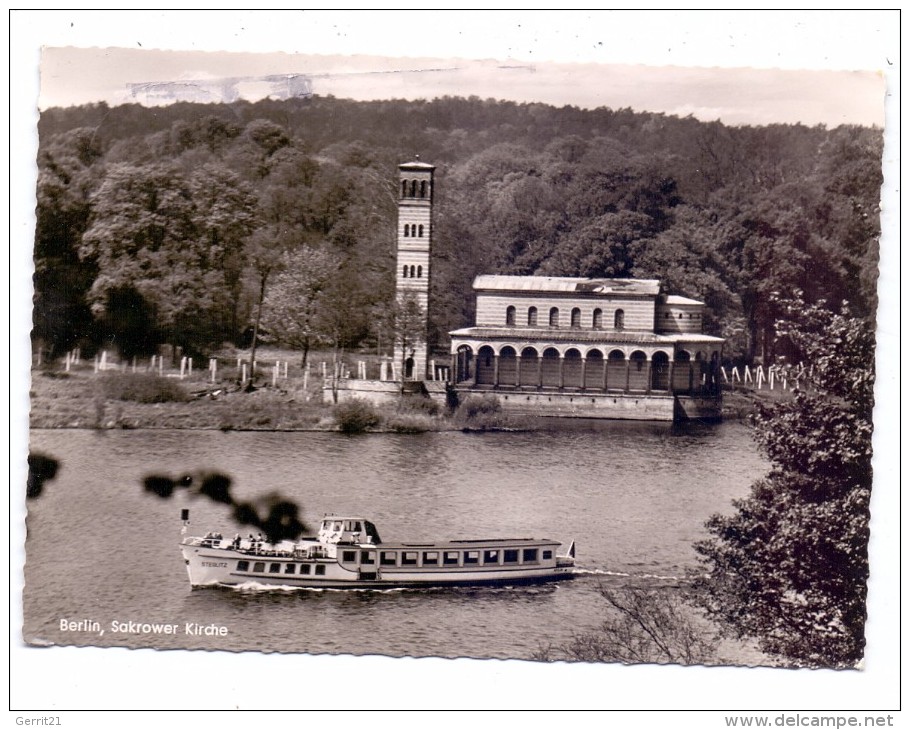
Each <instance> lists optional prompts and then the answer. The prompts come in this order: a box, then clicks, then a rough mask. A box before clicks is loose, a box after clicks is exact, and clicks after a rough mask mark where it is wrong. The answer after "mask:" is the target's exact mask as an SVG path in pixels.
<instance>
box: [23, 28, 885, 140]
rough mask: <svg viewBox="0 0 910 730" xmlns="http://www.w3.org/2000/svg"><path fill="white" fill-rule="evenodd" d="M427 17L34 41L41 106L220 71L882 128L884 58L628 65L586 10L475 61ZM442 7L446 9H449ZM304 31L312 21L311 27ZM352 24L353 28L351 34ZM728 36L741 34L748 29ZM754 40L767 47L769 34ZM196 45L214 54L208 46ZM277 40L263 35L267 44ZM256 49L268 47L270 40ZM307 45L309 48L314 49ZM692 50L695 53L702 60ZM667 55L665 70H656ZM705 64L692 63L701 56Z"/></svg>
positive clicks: (252, 87)
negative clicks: (221, 33) (364, 25)
mask: <svg viewBox="0 0 910 730" xmlns="http://www.w3.org/2000/svg"><path fill="white" fill-rule="evenodd" d="M436 15H437V14H431V13H426V14H417V16H416V18H415V16H413V15H403V16H399V15H396V14H394V13H392V14H390V16H385V15H378V16H376V20H377V21H380V20H382V19H383V18H387V17H391V18H393V19H395V18H397V19H398V21H397V22H386V23H385V25H381V24H378V23H377V25H376V27H377V28H379V27H383V28H386V31H387V32H389V33H400V36H401V42H399V43H393V44H391V46H390V49H391V52H392V53H394V54H395V55H376V54H372V53H364V50H365V49H370V48H375V49H377V50H378V49H379V48H381V46H379V45H371V44H367V43H359V42H354V43H351V42H350V41H348V42H347V43H346V44H338V43H336V44H334V45H332V44H329V45H327V46H321V45H320V46H317V45H316V44H312V43H308V42H306V41H302V42H300V43H299V44H295V47H294V49H293V51H289V50H284V51H281V52H275V51H272V52H262V53H256V54H253V53H248V52H237V51H227V50H225V51H221V52H215V51H214V50H205V51H203V50H198V49H197V48H196V46H199V45H201V43H199V41H198V40H197V39H194V41H193V43H192V49H191V50H162V49H161V48H152V47H149V42H148V41H146V42H143V41H142V40H141V38H142V35H143V34H142V33H140V32H138V29H136V28H132V27H130V30H133V31H134V33H132V36H133V37H131V35H130V34H128V33H127V32H126V31H125V30H123V29H122V30H121V34H120V35H118V34H116V33H114V34H113V35H111V36H108V37H105V38H99V39H98V41H97V42H98V43H99V44H100V45H99V46H98V47H94V48H85V47H75V46H74V45H60V46H56V45H54V46H50V45H48V46H47V47H45V48H44V49H43V52H42V55H41V61H40V67H41V82H40V97H39V106H40V107H41V108H47V107H49V106H69V105H73V104H82V103H88V102H95V101H100V100H104V101H106V102H108V103H109V104H118V103H125V102H131V101H132V102H140V103H144V102H147V98H146V97H143V96H142V95H139V96H137V95H135V94H133V93H131V88H130V85H131V84H139V83H144V84H148V83H155V84H157V85H158V88H159V89H160V88H161V85H162V84H165V83H171V84H173V85H174V88H175V89H179V91H180V92H181V93H185V92H186V89H187V88H188V87H192V86H193V85H194V84H195V85H196V86H197V87H198V92H199V94H198V97H197V99H198V100H200V101H210V100H222V99H219V98H217V97H216V98H214V99H213V97H212V96H211V91H212V88H213V85H212V83H211V82H212V81H214V80H218V79H225V78H233V79H242V82H241V83H240V84H239V91H240V92H241V98H247V99H249V100H251V101H254V100H256V99H257V98H261V97H262V96H263V95H264V93H265V92H264V89H263V87H262V85H261V84H255V83H253V82H254V80H255V79H257V78H261V77H263V76H266V75H273V74H302V75H304V76H306V77H307V78H308V79H309V81H310V84H311V86H312V92H313V93H316V94H320V95H328V94H332V95H335V96H338V97H345V98H353V99H358V100H366V99H387V98H407V99H416V98H432V97H435V96H441V95H452V96H455V95H457V96H470V95H475V96H480V97H481V98H500V99H501V98H505V99H510V100H514V101H521V102H530V101H540V102H545V103H549V104H554V105H557V106H562V105H567V104H568V105H575V106H580V107H583V108H594V107H599V106H607V107H612V108H626V107H631V108H632V109H635V110H636V111H656V112H663V113H666V114H674V115H679V116H687V115H690V114H691V115H693V116H695V117H696V118H698V119H702V120H705V121H713V120H715V119H720V120H721V121H723V122H725V123H728V124H770V123H775V122H785V123H796V122H800V123H803V124H808V125H815V124H826V125H828V126H836V125H838V124H844V123H846V124H863V125H873V124H874V125H878V126H883V123H884V100H885V77H884V75H883V74H882V73H881V70H880V69H881V67H886V65H887V60H886V59H883V58H881V57H875V56H874V55H870V57H868V58H861V57H858V58H857V59H856V61H855V62H854V63H856V64H858V65H855V66H852V67H850V66H848V67H840V68H838V67H833V68H824V67H822V68H806V67H795V68H767V67H765V68H762V67H758V66H755V67H742V66H737V65H736V64H742V63H745V62H746V58H745V57H744V54H738V53H736V54H731V53H729V52H728V53H726V54H720V55H718V56H715V57H713V59H712V62H713V63H714V64H721V63H723V64H725V65H729V64H733V66H732V67H727V68H723V67H720V65H714V66H705V65H693V66H684V65H678V64H681V63H682V62H685V61H686V60H687V59H688V58H689V57H690V54H689V53H683V52H677V53H673V52H672V47H671V48H668V49H667V51H665V52H663V53H653V54H651V55H647V54H641V53H639V54H635V55H631V56H630V55H628V54H627V55H626V56H625V58H626V59H632V60H635V61H636V62H635V63H630V62H628V60H626V61H625V62H620V59H621V58H622V56H620V55H619V54H618V53H617V52H616V51H617V49H616V48H615V47H614V46H616V45H618V44H619V43H618V42H619V38H618V35H619V27H621V26H622V23H619V22H616V21H619V20H620V19H621V18H622V17H623V16H622V14H616V15H614V14H613V13H600V14H594V15H592V16H590V18H589V19H590V20H591V21H592V22H591V23H589V24H587V25H584V24H582V25H581V27H576V28H574V32H569V31H568V29H567V32H566V33H565V35H564V37H563V38H562V39H560V43H558V44H553V45H549V46H547V47H546V48H547V50H548V53H542V52H541V45H540V42H539V36H540V29H539V28H536V27H531V28H524V30H523V31H522V30H519V34H520V35H524V36H526V37H530V38H531V39H532V48H531V49H529V50H527V51H524V52H522V51H520V49H519V47H518V46H517V45H513V46H507V47H504V48H501V49H498V51H499V52H498V53H497V55H495V56H492V57H485V58H484V57H481V58H475V57H472V55H474V56H476V55H477V53H476V50H475V47H474V46H473V45H472V43H469V42H462V43H461V44H456V45H455V46H454V47H451V48H449V47H448V46H446V45H443V44H436V43H434V42H431V43H429V44H428V43H427V42H426V41H427V40H431V41H435V40H436V38H438V37H439V35H438V33H427V32H425V31H423V25H424V22H425V21H426V20H430V19H433V20H434V21H435V20H436ZM438 15H442V16H443V17H449V16H448V15H447V14H445V13H441V14H438ZM97 17H99V16H97V15H96V16H93V15H92V14H89V15H88V16H87V17H83V18H78V17H77V18H76V19H74V20H72V21H71V22H72V35H70V34H69V33H66V32H64V33H62V34H61V35H60V38H59V42H60V43H66V42H73V43H75V42H76V39H77V38H78V37H79V34H78V28H79V25H81V24H83V23H85V24H90V21H91V20H93V19H94V18H97ZM155 17H157V16H155ZM178 17H179V16H178ZM203 17H205V16H203ZM277 17H279V18H281V19H283V20H285V21H287V22H288V24H289V25H290V26H291V27H293V26H295V25H300V26H302V27H306V26H307V24H308V23H310V22H312V24H313V25H315V26H316V28H315V30H316V31H317V34H318V30H319V29H320V28H323V30H326V29H327V30H333V29H335V28H336V24H334V23H332V22H331V21H332V20H334V18H332V17H331V16H324V15H318V14H317V15H315V17H313V18H311V17H310V16H308V15H305V14H302V13H296V14H280V15H279V16H277ZM451 17H452V18H453V20H454V21H456V22H455V26H456V28H457V27H458V24H459V23H458V21H459V20H461V22H462V23H463V24H464V28H465V32H464V33H462V34H461V35H462V37H465V36H467V30H468V29H469V27H470V25H469V24H467V23H465V22H464V18H465V16H462V15H460V14H452V16H451ZM496 17H500V18H501V19H503V20H504V21H505V24H506V26H507V27H513V28H514V27H516V26H517V27H518V28H519V29H521V28H523V26H522V24H521V22H520V21H521V16H508V15H505V16H496ZM635 17H639V16H635ZM703 17H704V19H705V20H707V19H709V18H710V17H711V16H710V15H709V14H704V16H703ZM763 17H765V16H762V15H758V16H757V18H763ZM659 18H662V19H663V20H664V21H666V20H667V19H668V18H669V19H671V20H672V14H670V13H667V14H665V15H657V14H655V15H653V16H652V15H645V16H643V17H641V18H640V20H644V21H646V22H644V23H643V25H644V26H645V33H646V35H645V39H649V38H653V37H654V34H655V27H656V25H657V23H656V21H657V20H658V19H659ZM530 19H531V20H532V21H533V20H535V19H536V16H535V15H534V14H533V13H532V14H531V15H530ZM579 19H583V18H579ZM594 21H599V22H594ZM91 25H92V27H94V26H93V24H91ZM533 25H536V23H533V24H532V26H533ZM389 26H391V27H389ZM220 27H222V28H224V29H226V30H230V29H231V28H233V27H234V26H233V24H232V23H230V22H228V21H226V20H225V21H222V22H220ZM243 27H246V26H243ZM358 27H359V26H358ZM313 30H314V29H312V28H311V30H310V35H312V32H313ZM350 32H351V33H353V32H354V30H353V29H350ZM828 32H829V33H830V35H829V36H828V39H829V40H828V42H829V43H833V42H837V37H836V34H835V31H834V30H833V29H828ZM841 32H843V29H841ZM738 33H739V34H740V35H743V36H745V34H746V32H745V30H744V29H740V30H739V31H738ZM768 33H773V34H774V35H776V36H778V37H779V38H780V40H781V42H782V41H783V38H782V37H781V36H783V35H785V34H782V33H781V30H780V27H779V24H778V28H775V29H774V30H773V31H768ZM855 33H856V29H855V28H854V29H851V36H853V37H855ZM868 33H869V35H870V37H873V38H874V37H875V36H876V35H877V33H878V31H876V29H875V28H870V29H869V30H868ZM337 34H338V31H337V30H336V35H337ZM347 35H349V33H348V34H347ZM630 35H631V37H634V38H635V40H636V42H640V40H641V36H636V35H635V34H626V35H625V36H624V38H625V39H626V40H628V38H629V37H630ZM685 38H686V36H685V35H681V36H680V39H679V41H678V42H679V43H680V44H681V45H682V46H683V50H686V49H685V45H686V43H687V42H689V41H686V40H685ZM764 39H765V40H766V41H767V37H766V36H765V38H764ZM374 40H375V39H374ZM713 40H714V42H715V43H717V42H718V40H719V39H718V38H717V37H714V38H713ZM734 40H735V39H734V36H733V35H732V34H729V33H728V36H727V38H726V42H727V43H728V44H730V43H733V41H734ZM109 44H115V45H109ZM605 44H607V45H610V46H611V47H613V49H612V52H608V51H606V50H604V45H605ZM152 45H154V44H152ZM206 45H207V46H210V47H211V48H214V49H217V48H218V45H217V44H211V43H207V44H206ZM275 45H277V44H276V43H274V41H273V44H272V45H271V48H274V47H275ZM340 45H347V46H348V48H349V49H351V50H354V52H353V53H349V54H345V55H340V54H338V53H337V52H336V53H332V54H328V53H325V52H322V50H321V49H323V48H325V49H326V50H328V49H330V48H337V47H339V46H340ZM721 45H723V43H721ZM582 46H586V47H587V48H586V49H585V52H581V51H582ZM260 48H263V49H269V50H270V45H269V44H265V45H264V46H260ZM314 48H316V49H317V50H319V52H313V50H312V49H314ZM554 48H555V49H556V50H555V51H554V50H553V49H554ZM355 49H356V50H355ZM428 50H429V51H443V50H451V51H461V52H465V53H468V54H471V55H466V56H460V55H459V56H455V55H442V54H439V53H432V55H426V56H425V55H423V54H424V53H426V51H428ZM490 50H493V51H495V50H497V49H490ZM727 50H729V49H727ZM399 54H400V55H399ZM415 54H420V55H415ZM500 54H501V55H500ZM692 58H693V60H694V59H698V55H694V56H692ZM818 60H819V59H818V58H817V57H812V56H811V55H809V56H807V57H806V60H805V61H804V63H806V64H811V63H815V64H817V63H818ZM592 61H596V63H594V62H592ZM668 63H670V64H674V65H666V64H668ZM705 63H706V61H705V59H704V57H702V60H701V64H705ZM233 88H234V90H237V89H238V85H237V84H234V85H233ZM152 103H160V102H159V101H155V102H152Z"/></svg>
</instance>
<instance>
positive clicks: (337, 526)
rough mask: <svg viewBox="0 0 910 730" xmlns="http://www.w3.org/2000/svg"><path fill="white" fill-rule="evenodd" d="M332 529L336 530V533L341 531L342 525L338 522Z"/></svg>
mask: <svg viewBox="0 0 910 730" xmlns="http://www.w3.org/2000/svg"><path fill="white" fill-rule="evenodd" d="M332 529H333V530H335V531H336V532H337V531H339V530H341V523H340V522H336V523H335V524H333V525H332Z"/></svg>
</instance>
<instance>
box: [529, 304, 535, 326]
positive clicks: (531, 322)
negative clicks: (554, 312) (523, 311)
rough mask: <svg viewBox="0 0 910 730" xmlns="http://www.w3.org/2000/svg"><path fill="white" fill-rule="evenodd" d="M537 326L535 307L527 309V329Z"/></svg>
mask: <svg viewBox="0 0 910 730" xmlns="http://www.w3.org/2000/svg"><path fill="white" fill-rule="evenodd" d="M536 326H537V307H529V308H528V327H536Z"/></svg>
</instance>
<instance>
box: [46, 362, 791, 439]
mask: <svg viewBox="0 0 910 730" xmlns="http://www.w3.org/2000/svg"><path fill="white" fill-rule="evenodd" d="M222 372H225V373H228V374H226V375H225V376H224V377H222V378H218V379H216V382H212V381H211V377H210V375H209V373H208V372H206V371H202V372H200V371H198V370H197V371H196V372H195V373H194V374H193V375H191V376H188V377H185V378H179V377H176V375H177V373H170V374H165V375H164V376H163V377H161V376H158V375H155V374H154V373H151V372H146V371H145V370H143V369H139V371H138V372H135V373H134V372H133V371H132V369H131V368H121V369H120V370H111V371H106V372H95V369H94V366H93V365H92V364H85V363H83V364H82V365H80V366H74V367H71V368H70V370H69V371H68V372H67V371H65V370H64V369H63V368H62V367H61V366H60V365H59V364H50V365H46V366H44V367H38V368H35V369H33V370H32V384H31V392H30V396H31V413H30V425H31V427H32V428H99V429H116V428H122V429H211V430H225V431H226V430H237V431H241V430H243V431H248V430H262V431H314V430H316V431H342V432H346V433H359V432H364V431H382V432H395V433H421V432H426V431H451V430H466V431H486V430H534V429H536V428H540V427H541V424H540V423H538V422H537V419H534V418H533V417H526V416H525V417H523V416H511V415H508V414H506V413H503V412H502V410H501V408H500V406H499V401H498V399H496V398H495V396H485V397H483V398H481V397H477V396H473V397H470V398H468V399H467V400H466V401H465V402H464V403H462V404H461V405H460V406H459V408H458V409H457V410H456V411H454V412H452V411H450V410H449V409H447V408H446V407H444V406H442V405H441V404H438V403H436V402H434V401H430V400H427V399H425V398H420V397H417V396H408V397H404V398H403V399H402V400H401V401H400V402H399V403H395V404H389V405H384V406H374V405H371V404H369V403H366V402H363V401H354V402H351V403H345V404H341V405H338V406H335V405H333V404H330V403H325V402H324V400H323V393H322V377H321V368H314V369H312V372H311V374H310V375H308V376H307V377H306V378H304V377H303V374H302V372H299V373H294V372H293V371H292V372H291V373H290V374H289V377H287V378H279V379H278V380H277V382H273V381H272V380H269V379H265V378H263V379H260V380H258V381H257V384H256V386H257V387H256V388H254V389H253V390H252V391H251V392H245V391H242V390H241V389H240V387H239V385H238V383H237V380H236V373H234V372H233V371H232V370H231V369H229V368H224V369H223V371H222ZM781 397H788V396H786V395H784V394H782V393H781V391H776V392H770V391H751V390H750V391H737V392H732V393H731V392H728V393H725V394H724V417H725V418H727V419H743V418H746V417H748V415H749V414H750V413H751V412H752V410H753V409H754V407H755V404H756V403H757V402H769V401H771V400H777V399H780V398H781Z"/></svg>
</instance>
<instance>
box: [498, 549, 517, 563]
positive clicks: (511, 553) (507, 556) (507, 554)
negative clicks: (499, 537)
mask: <svg viewBox="0 0 910 730" xmlns="http://www.w3.org/2000/svg"><path fill="white" fill-rule="evenodd" d="M502 562H504V563H517V562H518V551H517V550H503V551H502Z"/></svg>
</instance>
